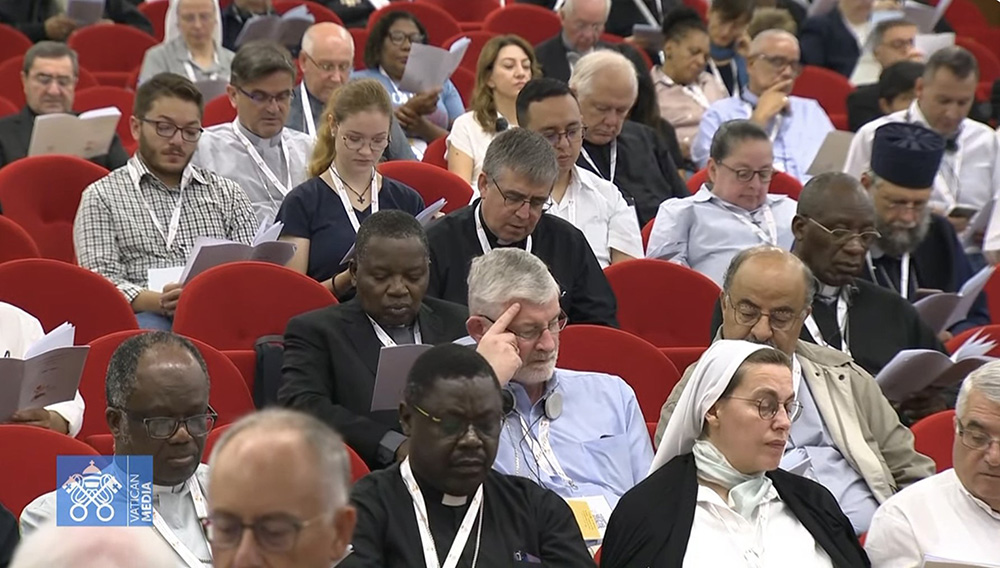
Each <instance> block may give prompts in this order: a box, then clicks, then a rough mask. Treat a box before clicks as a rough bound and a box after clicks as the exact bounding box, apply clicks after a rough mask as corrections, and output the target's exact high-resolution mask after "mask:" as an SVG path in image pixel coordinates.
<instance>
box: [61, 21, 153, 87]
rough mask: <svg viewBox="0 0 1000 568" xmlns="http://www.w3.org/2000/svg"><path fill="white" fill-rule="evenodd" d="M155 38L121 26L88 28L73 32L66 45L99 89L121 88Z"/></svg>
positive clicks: (140, 62) (130, 27) (129, 27)
mask: <svg viewBox="0 0 1000 568" xmlns="http://www.w3.org/2000/svg"><path fill="white" fill-rule="evenodd" d="M157 43H158V42H157V41H156V38H154V37H153V36H151V35H149V34H147V33H145V32H143V31H140V30H137V29H135V28H133V27H132V26H126V25H124V24H111V25H106V26H89V27H86V28H82V29H80V30H77V31H75V32H73V35H71V36H69V41H68V42H67V44H68V45H69V46H70V47H72V48H73V49H75V50H76V53H77V55H78V56H79V58H80V65H81V66H83V67H86V68H87V69H89V70H90V71H91V72H92V73H93V74H94V76H95V77H96V78H97V80H98V81H99V82H100V83H101V84H102V85H114V86H119V87H124V86H125V83H126V82H127V81H128V76H129V74H130V73H131V72H132V70H133V69H135V68H136V66H138V65H142V58H143V56H144V55H145V53H146V50H147V49H149V48H151V47H153V46H154V45H157Z"/></svg>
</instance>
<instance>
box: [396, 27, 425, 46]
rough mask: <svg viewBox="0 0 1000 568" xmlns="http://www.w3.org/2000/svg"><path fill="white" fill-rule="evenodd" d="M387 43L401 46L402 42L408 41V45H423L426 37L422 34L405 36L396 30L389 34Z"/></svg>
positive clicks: (405, 34)
mask: <svg viewBox="0 0 1000 568" xmlns="http://www.w3.org/2000/svg"><path fill="white" fill-rule="evenodd" d="M389 41H391V42H392V45H396V46H400V45H403V42H404V41H409V42H410V44H411V45H412V44H414V43H424V42H425V41H427V36H425V35H424V34H422V33H412V34H407V33H404V32H401V31H398V30H397V31H394V32H389Z"/></svg>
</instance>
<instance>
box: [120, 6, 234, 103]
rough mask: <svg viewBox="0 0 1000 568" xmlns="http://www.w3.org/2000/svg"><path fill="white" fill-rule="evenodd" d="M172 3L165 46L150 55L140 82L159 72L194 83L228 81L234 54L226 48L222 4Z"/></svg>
mask: <svg viewBox="0 0 1000 568" xmlns="http://www.w3.org/2000/svg"><path fill="white" fill-rule="evenodd" d="M161 1H162V0H161ZM169 1H170V7H169V8H167V20H166V22H165V24H164V35H165V37H164V39H163V43H161V44H160V45H157V46H154V47H151V48H150V49H149V50H148V51H147V52H146V56H145V58H143V60H142V69H141V70H140V71H139V83H140V84H142V83H143V82H144V81H146V80H147V79H149V78H150V77H152V76H154V75H157V74H159V73H176V74H177V75H183V76H184V77H187V78H188V79H190V80H191V82H192V83H199V82H201V83H204V82H207V81H225V82H228V81H229V67H230V66H231V65H232V63H233V52H232V51H229V50H228V49H226V48H224V47H222V43H221V42H222V14H221V12H220V10H219V1H218V0H169Z"/></svg>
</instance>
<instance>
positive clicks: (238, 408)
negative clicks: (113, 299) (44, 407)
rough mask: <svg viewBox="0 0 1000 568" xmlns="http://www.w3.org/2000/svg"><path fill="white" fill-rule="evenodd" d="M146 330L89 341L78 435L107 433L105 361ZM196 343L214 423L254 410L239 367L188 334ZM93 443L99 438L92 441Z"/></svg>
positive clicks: (120, 332) (82, 386) (106, 366)
mask: <svg viewBox="0 0 1000 568" xmlns="http://www.w3.org/2000/svg"><path fill="white" fill-rule="evenodd" d="M141 333H149V332H148V331H144V330H129V331H119V332H117V333H111V334H108V335H105V336H103V337H99V338H97V339H95V340H92V341H90V352H89V353H88V354H87V362H86V364H85V365H84V366H83V376H82V377H81V378H80V395H81V396H83V400H84V401H86V403H87V408H86V410H85V411H84V415H83V429H82V430H80V434H79V435H78V437H79V438H81V439H85V440H88V443H90V441H91V437H92V436H95V435H100V434H105V435H109V436H110V432H109V431H108V424H107V421H105V419H104V411H105V409H106V408H107V406H108V399H107V398H106V396H105V390H104V379H105V375H106V374H107V371H108V363H109V362H110V361H111V355H112V354H114V352H115V349H118V346H119V345H121V343H122V342H123V341H125V340H126V339H128V338H130V337H132V336H135V335H139V334H141ZM190 339H191V342H192V343H194V345H195V347H197V348H198V351H199V352H200V353H201V356H202V357H203V358H204V359H205V365H206V366H207V367H208V376H209V380H210V381H211V390H210V391H209V395H208V399H209V404H211V405H212V408H213V409H214V410H215V412H216V413H218V415H219V419H218V420H217V421H216V423H215V424H216V426H222V425H224V424H229V423H231V422H235V421H236V420H237V419H239V418H240V417H241V416H243V415H244V414H249V413H251V412H253V410H254V407H253V399H252V398H251V397H250V391H249V390H247V384H246V382H244V381H243V377H242V376H240V372H239V370H238V369H237V368H236V367H235V366H234V365H233V363H232V361H230V360H229V358H228V357H226V356H225V355H223V354H222V353H221V352H219V350H217V349H215V348H214V347H212V346H211V345H208V344H207V343H204V342H202V341H198V340H197V339H193V338H190ZM94 443H95V444H97V443H101V442H99V441H98V442H94Z"/></svg>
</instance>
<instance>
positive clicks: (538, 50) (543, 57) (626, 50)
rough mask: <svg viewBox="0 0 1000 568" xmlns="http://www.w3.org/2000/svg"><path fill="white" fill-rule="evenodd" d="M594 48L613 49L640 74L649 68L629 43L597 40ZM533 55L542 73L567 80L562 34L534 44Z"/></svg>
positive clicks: (567, 63) (564, 81)
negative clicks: (626, 58) (627, 60)
mask: <svg viewBox="0 0 1000 568" xmlns="http://www.w3.org/2000/svg"><path fill="white" fill-rule="evenodd" d="M594 48H595V49H612V50H615V51H617V52H618V53H621V54H622V55H624V56H625V57H628V59H629V61H631V62H632V65H635V69H636V71H637V72H638V73H639V74H640V75H641V74H643V73H646V74H648V73H649V69H648V68H647V67H646V61H645V60H644V59H643V58H642V56H641V55H639V53H638V52H637V51H636V50H635V49H634V48H633V47H632V46H630V45H624V44H618V45H616V44H613V43H607V42H603V41H599V42H597V45H596V46H594ZM535 57H537V58H538V63H539V64H540V65H541V66H542V75H544V76H546V77H550V78H552V79H559V80H560V81H562V82H563V83H568V82H569V76H570V68H569V60H567V59H566V44H565V43H563V39H562V34H556V35H555V36H554V37H550V38H549V39H547V40H545V41H543V42H542V43H540V44H538V45H536V46H535Z"/></svg>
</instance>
